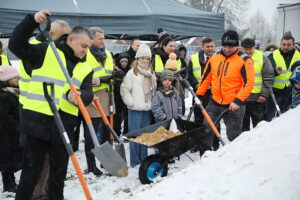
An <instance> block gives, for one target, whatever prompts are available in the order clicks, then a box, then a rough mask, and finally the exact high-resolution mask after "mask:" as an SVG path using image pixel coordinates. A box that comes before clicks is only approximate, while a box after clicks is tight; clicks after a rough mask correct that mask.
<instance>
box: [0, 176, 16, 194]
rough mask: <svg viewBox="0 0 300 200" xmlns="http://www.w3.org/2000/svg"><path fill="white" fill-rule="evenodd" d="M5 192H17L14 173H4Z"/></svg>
mask: <svg viewBox="0 0 300 200" xmlns="http://www.w3.org/2000/svg"><path fill="white" fill-rule="evenodd" d="M2 182H3V192H14V193H16V191H17V184H16V181H15V176H14V173H13V172H2Z"/></svg>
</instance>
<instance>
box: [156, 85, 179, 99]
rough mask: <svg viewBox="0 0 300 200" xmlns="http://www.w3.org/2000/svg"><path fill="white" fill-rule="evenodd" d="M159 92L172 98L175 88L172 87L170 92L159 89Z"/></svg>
mask: <svg viewBox="0 0 300 200" xmlns="http://www.w3.org/2000/svg"><path fill="white" fill-rule="evenodd" d="M159 90H160V91H161V93H162V94H163V95H164V96H165V97H171V96H173V95H174V94H175V92H176V91H175V89H174V87H173V86H170V89H169V90H164V88H163V87H161V88H159Z"/></svg>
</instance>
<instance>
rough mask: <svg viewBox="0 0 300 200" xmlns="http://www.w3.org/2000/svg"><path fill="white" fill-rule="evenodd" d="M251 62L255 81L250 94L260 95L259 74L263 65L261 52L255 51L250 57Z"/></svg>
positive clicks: (260, 77) (260, 80)
mask: <svg viewBox="0 0 300 200" xmlns="http://www.w3.org/2000/svg"><path fill="white" fill-rule="evenodd" d="M252 60H253V62H254V72H255V81H254V87H253V89H252V91H251V93H261V90H262V84H263V83H262V74H261V72H262V67H263V64H264V57H263V52H261V51H259V50H255V51H254V53H253V55H252Z"/></svg>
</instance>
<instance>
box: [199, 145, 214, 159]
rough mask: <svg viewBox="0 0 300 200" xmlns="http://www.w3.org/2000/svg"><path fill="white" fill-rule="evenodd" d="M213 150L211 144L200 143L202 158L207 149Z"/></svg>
mask: <svg viewBox="0 0 300 200" xmlns="http://www.w3.org/2000/svg"><path fill="white" fill-rule="evenodd" d="M211 150H212V148H211V147H210V146H207V145H200V146H199V152H200V158H201V157H202V156H203V154H204V153H205V151H211Z"/></svg>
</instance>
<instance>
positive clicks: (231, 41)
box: [222, 30, 239, 47]
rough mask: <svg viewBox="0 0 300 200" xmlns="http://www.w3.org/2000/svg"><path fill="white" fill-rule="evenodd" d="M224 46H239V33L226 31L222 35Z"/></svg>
mask: <svg viewBox="0 0 300 200" xmlns="http://www.w3.org/2000/svg"><path fill="white" fill-rule="evenodd" d="M222 46H231V47H237V46H239V35H238V33H237V32H236V31H232V30H229V31H226V32H225V33H224V34H223V36H222Z"/></svg>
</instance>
